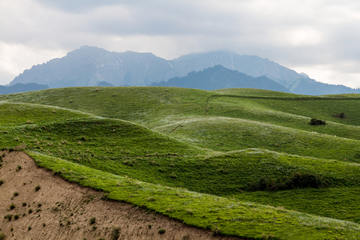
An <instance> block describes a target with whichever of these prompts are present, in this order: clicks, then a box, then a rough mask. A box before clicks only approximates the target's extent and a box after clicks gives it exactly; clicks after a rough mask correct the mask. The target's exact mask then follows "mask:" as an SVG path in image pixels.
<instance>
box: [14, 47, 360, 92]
mask: <svg viewBox="0 0 360 240" xmlns="http://www.w3.org/2000/svg"><path fill="white" fill-rule="evenodd" d="M216 65H222V66H223V67H225V68H228V69H230V70H236V71H238V72H241V73H244V74H246V75H249V76H251V77H255V78H258V77H262V76H265V77H266V78H268V79H271V80H273V81H276V82H277V83H280V84H281V85H283V86H284V87H285V88H287V89H288V90H290V91H291V92H293V93H301V94H311V95H319V94H333V93H352V92H358V90H357V89H351V88H348V87H345V86H342V85H330V84H324V83H319V82H316V81H314V80H312V79H310V78H308V76H307V75H306V74H303V73H302V74H298V73H297V72H295V71H293V70H291V69H289V68H286V67H283V66H281V65H279V64H277V63H275V62H273V61H270V60H268V59H263V58H260V57H258V56H248V55H238V54H236V53H233V52H229V51H215V52H208V53H197V54H189V55H184V56H181V57H179V58H177V59H174V60H165V59H163V58H160V57H157V56H155V55H153V54H152V53H136V52H130V51H127V52H123V53H117V52H109V51H106V50H104V49H101V48H96V47H89V46H84V47H81V48H80V49H77V50H74V51H72V52H69V53H68V54H67V55H66V56H65V57H63V58H58V59H53V60H50V61H49V62H47V63H44V64H41V65H36V66H33V67H32V68H31V69H30V70H25V71H24V72H23V73H22V74H20V75H19V76H17V77H15V78H14V80H13V81H12V82H11V83H10V84H9V85H14V84H17V83H32V82H34V83H37V84H43V85H44V84H46V85H48V86H49V87H51V88H56V87H74V86H98V85H102V84H105V82H106V84H111V85H114V86H147V85H149V84H152V83H157V82H161V81H164V82H165V81H167V80H168V79H171V78H174V77H179V78H180V77H184V76H187V74H188V73H189V72H193V71H202V70H204V69H205V68H209V67H213V66H216ZM229 84H230V83H229ZM288 90H287V91H288Z"/></svg>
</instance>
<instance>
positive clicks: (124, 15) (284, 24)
mask: <svg viewBox="0 0 360 240" xmlns="http://www.w3.org/2000/svg"><path fill="white" fill-rule="evenodd" d="M359 43H360V1H355V0H341V1H337V0H323V1H320V0H311V1H308V0H222V1H218V0H191V1H190V0H182V1H178V0H171V1H168V0H152V1H149V0H135V1H133V0H132V1H131V0H123V1H118V0H76V1H75V0H11V1H10V0H9V1H8V0H0V84H8V83H9V82H10V81H11V80H13V78H14V77H15V76H17V75H19V74H20V73H22V72H23V71H24V70H25V69H29V68H31V66H33V65H36V64H41V63H43V62H47V61H49V60H51V59H53V58H58V57H63V56H65V55H66V53H67V52H69V51H72V50H74V49H77V48H79V47H81V46H83V45H89V46H96V47H101V48H104V49H106V50H109V51H116V52H124V51H127V50H130V51H136V52H152V53H154V54H155V55H157V56H159V57H163V58H166V59H173V58H176V57H179V56H180V55H184V54H188V53H194V52H207V51H212V50H230V51H234V52H236V53H238V54H240V55H242V54H247V55H258V56H260V57H262V58H268V59H270V60H272V61H275V62H277V63H279V64H281V65H283V66H286V67H288V68H291V69H293V70H295V71H297V72H299V73H301V72H305V73H306V74H308V75H309V76H310V77H311V78H313V79H316V80H317V81H321V82H327V83H332V84H344V85H347V86H350V87H360V44H359Z"/></svg>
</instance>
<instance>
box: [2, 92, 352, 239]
mask: <svg viewBox="0 0 360 240" xmlns="http://www.w3.org/2000/svg"><path fill="white" fill-rule="evenodd" d="M229 91H230V90H229ZM231 91H232V92H233V94H234V92H236V90H231ZM242 91H243V92H244V90H242ZM245 92H246V93H247V94H248V95H254V94H258V95H259V96H261V97H263V96H264V95H266V96H270V97H274V96H278V97H279V96H280V97H284V96H291V97H294V95H288V94H280V93H275V92H270V91H250V90H249V91H245ZM113 94H114V96H113ZM213 94H214V92H207V91H200V90H187V89H173V88H169V89H168V91H166V89H165V88H134V89H133V88H99V90H98V91H96V89H95V88H74V89H53V90H44V91H40V92H33V93H25V94H12V95H7V96H0V100H7V101H18V102H19V101H27V102H35V103H42V104H49V105H50V104H53V105H57V106H62V107H70V108H73V109H77V110H82V111H88V112H93V113H96V114H99V115H102V116H108V117H122V118H125V119H128V120H131V121H135V122H138V123H141V124H145V125H148V126H150V127H156V126H158V128H157V130H162V131H163V132H164V133H169V132H172V133H170V135H173V136H175V137H177V138H179V139H182V140H186V141H187V142H189V143H192V144H193V145H194V144H195V145H198V146H201V147H206V148H210V149H213V150H216V151H228V150H237V149H244V148H247V147H249V145H250V146H251V147H263V148H267V149H271V150H276V151H281V152H288V153H295V154H300V153H301V155H308V156H317V157H323V158H336V159H338V160H342V161H349V160H350V161H355V162H356V161H357V155H356V152H352V151H351V150H354V149H357V148H358V141H355V140H347V139H341V138H338V137H334V136H327V135H321V134H314V133H311V132H310V133H309V132H304V131H298V130H292V129H290V128H289V127H292V125H289V123H288V120H289V117H290V118H292V119H296V120H297V121H298V122H296V121H294V122H295V124H293V125H298V126H297V128H298V129H302V130H308V131H313V126H310V125H308V124H306V121H308V119H309V118H308V117H304V116H298V115H294V114H293V113H291V114H289V113H287V112H286V109H287V108H288V106H286V104H285V103H284V104H283V102H286V101H285V100H279V99H278V100H276V101H277V104H278V103H279V101H280V105H281V106H282V108H283V109H282V110H283V111H284V112H281V111H280V110H281V109H280V110H279V109H277V110H274V109H273V108H272V106H271V105H266V104H265V103H267V101H265V103H262V102H261V101H264V100H262V99H243V98H233V97H231V98H229V97H221V98H211V99H210V100H209V101H208V108H207V109H208V114H206V111H205V108H206V106H207V104H206V100H207V99H209V97H210V96H211V95H213ZM226 94H229V93H228V92H227V93H226ZM237 94H238V93H237ZM58 96H60V97H62V98H59V97H58ZM71 100H72V102H71V103H70V101H71ZM260 100H261V101H260ZM274 101H275V100H274ZM324 101H328V100H324ZM349 101H352V102H354V100H349ZM99 102H106V104H105V105H104V104H101V105H100V104H99ZM240 102H241V104H239V103H240ZM293 102H294V103H298V102H301V101H293ZM314 102H316V103H318V102H319V100H316V101H314ZM345 102H346V101H343V103H345ZM349 103H351V102H348V104H349ZM91 104H92V105H91ZM322 104H323V103H322ZM239 105H241V111H239V109H240V107H239ZM9 106H10V105H9ZM19 106H22V107H23V106H25V105H19ZM27 106H30V105H27ZM31 106H32V107H34V105H31ZM92 107H93V108H92ZM278 108H280V107H279V106H278ZM4 109H6V108H3V111H8V112H7V114H11V115H14V120H12V121H13V123H11V124H9V125H7V126H5V125H4V124H5V123H6V122H8V121H3V123H2V124H3V128H4V127H6V132H7V134H2V135H1V136H0V137H1V140H2V141H1V142H2V143H3V144H4V145H6V146H15V145H18V144H19V143H20V142H25V143H26V144H28V145H33V146H34V147H35V148H32V149H36V150H37V151H40V152H42V153H46V154H48V155H54V156H57V157H61V158H63V159H67V160H70V161H73V162H78V163H81V164H83V165H85V166H89V167H91V168H95V169H99V170H102V171H104V172H109V173H115V174H118V175H127V176H129V177H132V178H134V179H138V180H141V181H147V182H150V183H154V184H161V185H164V186H170V187H185V188H187V189H189V190H192V191H198V192H202V193H211V194H214V195H218V196H226V197H233V198H234V200H233V201H236V202H238V201H239V199H240V200H245V201H253V202H259V203H263V204H269V205H274V206H285V207H286V208H289V209H295V210H299V211H304V212H308V213H313V214H319V215H322V216H328V217H333V218H338V219H347V220H350V221H354V222H359V219H358V217H357V216H356V212H358V208H357V206H356V202H355V201H353V199H356V196H357V194H358V192H359V189H358V188H357V185H358V181H357V180H356V179H357V176H358V170H357V169H358V166H357V165H356V164H351V163H344V162H337V161H332V160H330V161H329V160H324V159H322V160H320V159H309V158H303V157H296V156H288V155H286V154H285V155H284V154H275V155H274V153H271V152H267V151H263V150H261V151H260V150H251V151H242V152H236V153H231V154H225V155H218V154H216V153H215V152H214V153H212V152H211V151H210V150H208V151H206V150H202V149H199V148H196V147H192V146H191V145H188V144H184V143H181V142H178V141H175V140H174V139H171V138H168V137H166V136H164V135H161V134H160V135H159V134H157V133H154V132H152V131H150V130H148V129H143V128H141V127H139V126H137V125H132V124H129V123H126V122H122V121H118V120H108V119H98V118H94V117H93V116H89V115H83V116H75V115H76V114H80V113H76V114H75V113H74V112H72V113H71V114H73V113H74V114H75V115H74V116H70V115H71V114H70V112H69V113H65V112H66V111H65V112H64V113H63V115H64V117H63V118H62V117H61V116H62V114H58V110H56V114H58V116H57V117H56V118H54V119H53V120H51V118H52V117H51V116H53V115H54V113H52V108H51V107H49V108H47V109H48V112H46V111H45V112H43V113H40V112H41V111H39V113H37V114H39V116H41V117H36V116H37V114H35V115H34V116H33V117H31V115H29V116H26V117H24V118H19V116H22V114H18V115H16V111H17V110H14V109H16V107H14V105H12V106H11V107H7V109H8V110H4ZM9 109H12V110H11V111H12V112H11V113H10V112H9ZM23 110H24V109H23ZM23 110H22V111H23ZM36 111H38V110H36ZM36 111H35V110H34V109H31V110H28V112H29V113H34V112H36ZM18 112H19V111H18ZM239 112H240V113H241V114H240V115H239ZM243 112H245V114H244V113H243ZM249 113H250V114H249ZM269 113H270V114H269ZM314 113H316V112H314ZM66 114H70V115H69V116H66ZM80 115H81V114H80ZM45 116H46V117H48V118H50V119H48V120H49V121H50V122H51V121H53V122H52V123H50V124H45V123H44V122H41V121H40V120H41V119H42V118H43V117H45ZM211 116H212V117H211ZM216 116H219V117H216ZM220 116H221V117H220ZM222 116H228V117H232V118H235V119H230V118H223V117H222ZM249 116H250V117H249ZM265 116H267V117H265ZM199 117H201V118H202V121H198V119H199ZM331 117H332V116H331ZM68 118H70V119H73V120H71V121H67V120H66V121H65V119H68ZM86 118H89V119H86ZM236 118H237V119H236ZM239 118H245V119H250V120H256V121H261V122H265V123H272V124H264V123H258V122H249V121H244V120H240V119H239ZM79 119H80V120H79ZM324 119H325V120H328V119H326V118H324ZM28 120H30V121H34V123H39V125H28V126H27V127H25V126H23V127H20V128H18V127H15V128H12V127H11V126H14V125H16V124H18V125H24V123H26V121H28ZM36 121H39V122H36ZM352 121H354V120H352ZM99 122H101V124H94V123H99ZM177 123H178V124H179V125H177ZM199 123H200V124H199ZM297 123H302V124H297ZM169 124H170V125H169ZM180 125H183V126H184V127H178V126H180ZM275 125H279V126H275ZM129 126H131V127H130V129H131V130H129V129H128V127H129ZM281 126H286V127H288V128H284V127H281ZM299 126H300V127H299ZM334 126H335V127H338V130H336V131H341V129H343V130H345V131H348V132H350V133H352V135H351V138H353V139H358V137H357V134H358V133H357V132H358V130H357V127H355V126H349V125H343V124H341V125H340V124H335V123H334V124H328V125H327V126H325V127H324V126H318V127H317V128H316V129H317V131H318V132H320V131H323V132H325V133H327V134H328V135H330V134H331V135H332V134H333V131H334V128H335V127H334ZM177 127H178V128H177ZM174 128H175V129H176V130H175V131H173V129H174ZM114 129H115V131H114ZM234 129H235V131H234ZM244 129H245V130H244ZM319 129H322V130H320V131H319ZM95 130H96V131H95ZM209 132H211V134H209ZM264 133H266V134H264ZM137 134H138V135H137ZM144 134H145V135H144ZM239 134H240V135H241V137H240V138H239ZM149 135H151V137H149ZM108 136H110V137H108ZM130 136H131V137H130ZM241 138H243V139H242V141H233V140H234V139H241ZM274 139H275V140H274ZM14 140H15V141H14ZM154 140H155V141H154ZM220 140H221V141H220ZM249 142H251V144H249ZM134 143H136V144H138V145H139V147H136V148H134ZM294 143H296V144H294ZM217 144H218V145H217ZM329 144H330V145H331V146H333V147H336V148H337V149H338V150H332V148H328V151H324V150H323V149H322V148H323V147H324V146H327V145H329ZM4 145H3V146H4ZM276 145H277V146H276ZM316 145H317V146H316ZM310 146H311V147H312V149H310ZM329 151H330V152H329ZM331 151H332V152H331ZM333 156H335V157H333ZM345 158H346V159H345ZM249 170H251V171H249ZM294 171H300V172H313V173H316V174H320V175H321V176H324V177H326V178H328V179H330V180H331V182H332V186H331V188H329V189H320V190H319V189H302V190H289V191H281V192H241V191H239V190H238V189H239V188H240V189H241V188H242V187H244V185H245V184H246V183H247V182H249V181H254V180H255V181H256V180H258V179H259V178H260V177H261V176H264V173H265V172H266V173H267V174H268V175H271V177H272V178H281V177H284V176H287V175H289V174H291V173H292V172H294ZM294 196H297V197H296V198H294ZM339 198H340V200H338V199H339ZM235 199H238V200H235ZM310 200H311V204H309V201H310ZM130 202H131V201H130ZM330 203H336V206H337V207H336V208H335V209H332V208H330V207H329V206H330V205H329V204H330ZM344 209H346V211H345V210H344ZM175 215H176V216H177V217H178V218H180V219H183V216H182V215H181V214H175ZM204 221H205V220H204ZM245 225H246V224H245ZM223 228H224V227H222V229H223ZM259 229H260V230H261V231H263V230H264V229H263V228H259ZM265 229H266V228H265ZM276 235H277V234H276ZM249 236H250V235H249ZM277 236H280V235H277Z"/></svg>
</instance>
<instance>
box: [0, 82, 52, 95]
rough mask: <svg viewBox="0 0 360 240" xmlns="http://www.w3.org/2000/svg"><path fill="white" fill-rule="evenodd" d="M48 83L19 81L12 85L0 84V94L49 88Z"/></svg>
mask: <svg viewBox="0 0 360 240" xmlns="http://www.w3.org/2000/svg"><path fill="white" fill-rule="evenodd" d="M48 88H49V86H47V85H40V84H37V83H26V84H23V83H17V84H15V85H12V86H0V95H2V94H10V93H18V92H30V91H36V90H42V89H48Z"/></svg>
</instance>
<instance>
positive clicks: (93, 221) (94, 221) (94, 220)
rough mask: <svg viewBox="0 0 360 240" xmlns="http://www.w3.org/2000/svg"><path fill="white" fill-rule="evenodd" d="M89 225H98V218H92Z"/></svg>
mask: <svg viewBox="0 0 360 240" xmlns="http://www.w3.org/2000/svg"><path fill="white" fill-rule="evenodd" d="M89 223H90V225H92V224H95V223H96V217H92V218H90V220H89Z"/></svg>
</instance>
